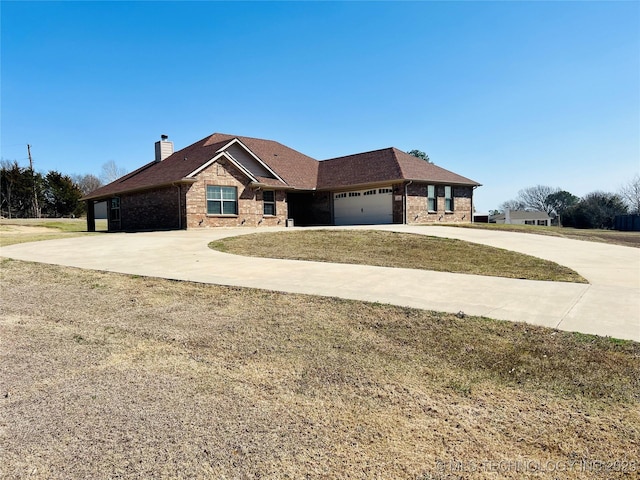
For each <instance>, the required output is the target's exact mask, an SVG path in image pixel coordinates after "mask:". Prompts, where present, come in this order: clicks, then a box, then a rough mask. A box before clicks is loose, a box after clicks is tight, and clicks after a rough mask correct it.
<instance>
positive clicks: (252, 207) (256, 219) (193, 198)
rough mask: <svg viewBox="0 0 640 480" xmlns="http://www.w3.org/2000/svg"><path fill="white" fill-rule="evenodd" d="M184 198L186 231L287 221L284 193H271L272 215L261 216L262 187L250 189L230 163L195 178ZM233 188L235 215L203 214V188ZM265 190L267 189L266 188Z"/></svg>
mask: <svg viewBox="0 0 640 480" xmlns="http://www.w3.org/2000/svg"><path fill="white" fill-rule="evenodd" d="M196 178H197V180H196V182H195V183H194V184H193V185H191V187H190V188H189V191H188V192H187V195H186V205H187V210H186V216H187V222H186V224H187V228H206V227H237V226H250V227H257V226H284V225H285V223H286V218H287V203H286V194H285V192H284V191H282V190H275V201H276V214H275V215H274V216H265V215H264V207H263V202H262V195H263V192H264V189H263V188H260V189H258V188H257V187H251V186H250V185H249V183H250V181H249V179H247V178H246V177H245V176H244V175H243V174H242V173H241V172H240V171H238V169H237V168H236V167H235V166H234V165H233V164H231V163H229V162H226V161H224V160H221V161H220V162H216V163H214V164H213V165H210V166H209V167H207V168H206V169H204V170H203V171H202V172H200V173H199V174H198V175H197V177H196ZM208 185H214V186H223V187H236V188H237V192H238V205H237V208H238V214H237V215H209V214H207V186H208ZM267 190H268V189H267Z"/></svg>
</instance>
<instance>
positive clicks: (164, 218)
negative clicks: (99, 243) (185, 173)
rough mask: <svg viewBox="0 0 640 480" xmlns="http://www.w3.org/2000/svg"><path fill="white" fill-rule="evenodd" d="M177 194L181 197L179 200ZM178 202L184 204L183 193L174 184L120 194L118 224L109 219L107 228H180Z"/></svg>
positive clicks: (129, 229) (130, 229)
mask: <svg viewBox="0 0 640 480" xmlns="http://www.w3.org/2000/svg"><path fill="white" fill-rule="evenodd" d="M178 195H181V197H182V198H181V199H180V201H179V200H178ZM179 203H181V204H182V205H184V194H183V193H179V191H178V187H175V186H170V187H164V188H157V189H153V190H145V191H142V192H135V193H127V194H123V195H120V219H121V220H120V224H119V225H118V222H111V221H110V222H109V229H110V230H123V231H133V230H167V229H177V228H180V222H179V218H178V205H179ZM109 213H110V212H109ZM183 226H184V225H183Z"/></svg>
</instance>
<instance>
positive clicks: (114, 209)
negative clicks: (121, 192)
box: [110, 197, 120, 222]
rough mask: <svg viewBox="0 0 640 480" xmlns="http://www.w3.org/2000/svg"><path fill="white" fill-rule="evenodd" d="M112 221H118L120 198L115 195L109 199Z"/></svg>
mask: <svg viewBox="0 0 640 480" xmlns="http://www.w3.org/2000/svg"><path fill="white" fill-rule="evenodd" d="M110 218H111V221H112V222H119V221H120V198H118V197H115V198H112V199H111V215H110Z"/></svg>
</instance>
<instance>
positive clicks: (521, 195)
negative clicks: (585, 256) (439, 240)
mask: <svg viewBox="0 0 640 480" xmlns="http://www.w3.org/2000/svg"><path fill="white" fill-rule="evenodd" d="M507 209H509V210H530V211H535V210H537V211H541V212H546V213H547V214H548V215H549V216H550V217H551V218H552V219H554V221H555V223H556V224H557V225H560V226H564V227H575V228H603V229H611V228H613V226H614V222H615V217H616V216H617V215H626V214H640V175H635V176H634V177H633V178H632V179H631V180H629V181H628V182H627V183H626V184H625V185H623V186H622V187H621V188H620V190H619V191H618V192H616V193H613V192H600V191H596V192H591V193H588V194H586V195H585V196H583V197H582V198H580V197H577V196H576V195H573V194H572V193H570V192H568V191H566V190H563V189H561V188H553V187H549V186H546V185H537V186H535V187H528V188H525V189H523V190H520V191H519V192H518V196H517V197H516V198H515V199H513V200H508V201H506V202H503V203H502V204H501V205H500V210H494V211H492V212H491V213H493V214H497V213H501V212H504V211H505V210H507Z"/></svg>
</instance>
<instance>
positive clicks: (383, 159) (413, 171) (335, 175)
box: [318, 147, 480, 189]
mask: <svg viewBox="0 0 640 480" xmlns="http://www.w3.org/2000/svg"><path fill="white" fill-rule="evenodd" d="M403 180H415V181H421V182H433V183H447V184H450V185H470V186H479V185H480V184H479V183H478V182H475V181H473V180H470V179H468V178H466V177H463V176H461V175H458V174H457V173H453V172H450V171H449V170H445V169H444V168H442V167H438V166H437V165H434V164H433V163H429V162H426V161H425V160H422V159H421V158H417V157H414V156H413V155H409V154H408V153H405V152H403V151H400V150H398V149H397V148H393V147H392V148H384V149H382V150H374V151H372V152H365V153H357V154H355V155H347V156H345V157H338V158H332V159H330V160H324V161H322V162H320V171H319V175H318V188H319V189H333V188H343V187H353V186H355V185H367V184H372V183H385V182H394V181H403Z"/></svg>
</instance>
